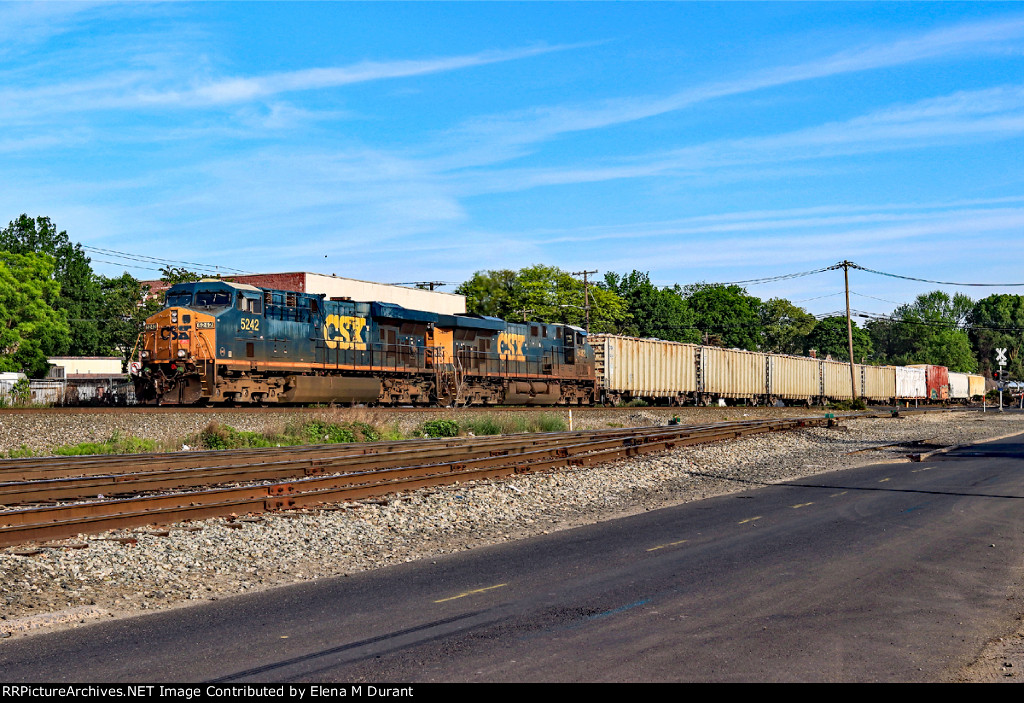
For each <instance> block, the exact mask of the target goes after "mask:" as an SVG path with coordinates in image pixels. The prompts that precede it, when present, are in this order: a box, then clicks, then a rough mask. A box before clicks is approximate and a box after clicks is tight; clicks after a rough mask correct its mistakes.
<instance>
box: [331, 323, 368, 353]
mask: <svg viewBox="0 0 1024 703" xmlns="http://www.w3.org/2000/svg"><path fill="white" fill-rule="evenodd" d="M324 340H325V341H326V342H327V346H328V347H330V348H331V349H366V318H365V317H348V316H347V315H328V316H327V319H326V320H324Z"/></svg>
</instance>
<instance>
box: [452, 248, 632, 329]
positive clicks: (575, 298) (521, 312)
mask: <svg viewBox="0 0 1024 703" xmlns="http://www.w3.org/2000/svg"><path fill="white" fill-rule="evenodd" d="M456 292H457V293H459V294H460V295H464V296H466V309H467V310H468V311H469V312H471V313H476V314H479V315H492V316H494V317H500V318H503V319H506V320H513V321H515V320H523V319H528V320H537V321H540V322H557V323H562V324H569V325H576V326H578V327H583V326H584V325H585V318H586V311H585V310H584V307H585V296H584V289H583V281H581V280H579V279H577V278H575V277H573V276H572V275H571V274H569V273H567V272H566V271H562V270H561V269H559V268H557V267H555V266H544V265H542V264H537V265H534V266H528V267H526V268H523V269H520V270H519V271H509V270H499V271H477V272H476V273H475V274H474V275H473V277H472V278H471V279H470V280H468V281H466V282H465V283H463V284H462V285H460V286H459V287H458V288H457V289H456ZM588 298H589V303H590V331H591V332H594V333H598V332H615V331H618V330H619V329H620V328H621V327H622V325H623V324H624V323H625V322H626V321H627V319H628V313H627V312H626V304H625V302H624V301H623V300H622V299H621V298H620V297H619V296H618V295H616V294H615V293H613V292H612V291H609V290H605V289H603V288H601V287H600V286H596V285H591V286H590V290H589V294H588Z"/></svg>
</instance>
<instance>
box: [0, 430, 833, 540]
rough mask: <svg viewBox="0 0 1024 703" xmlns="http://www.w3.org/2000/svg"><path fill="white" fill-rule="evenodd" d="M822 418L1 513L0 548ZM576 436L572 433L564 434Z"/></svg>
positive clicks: (596, 458) (609, 456)
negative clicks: (258, 484) (259, 484)
mask: <svg viewBox="0 0 1024 703" xmlns="http://www.w3.org/2000/svg"><path fill="white" fill-rule="evenodd" d="M825 422H827V420H826V419H824V418H803V419H789V420H761V421H750V422H742V423H730V424H729V425H728V426H723V427H719V428H717V430H711V429H710V428H703V429H702V430H698V431H694V430H693V429H692V428H690V427H685V426H677V427H660V428H645V430H644V431H638V432H636V433H630V434H627V435H626V436H621V434H622V433H621V432H620V436H618V437H602V438H597V439H592V440H589V441H570V442H569V443H566V444H562V445H557V444H555V445H552V446H549V447H545V448H540V449H535V448H532V447H531V448H530V449H528V450H527V451H523V452H518V453H502V454H499V455H497V456H486V457H476V458H460V459H456V460H455V461H451V462H442V463H432V464H421V465H412V466H410V465H408V464H407V465H406V466H404V467H396V468H386V469H382V470H367V471H359V472H351V473H345V474H340V475H332V476H326V477H308V478H302V479H297V480H294V481H288V482H281V483H271V484H267V485H261V486H242V487H233V488H215V489H206V490H202V491H193V492H187V493H179V494H171V495H158V496H148V497H142V498H127V499H115V500H103V501H95V502H89V503H78V504H72V505H62V506H49V507H44V508H31V509H23V510H12V511H7V512H3V513H0V546H8V545H13V544H20V543H23V542H26V541H31V540H48V539H61V538H67V537H73V536H75V535H78V534H80V533H89V532H101V531H104V530H108V529H113V528H124V527H137V526H141V525H152V524H166V523H168V522H174V521H179V520H184V519H205V518H208V517H213V516H225V515H232V514H234V515H238V514H243V513H249V512H261V511H272V510H283V509H289V508H293V507H301V506H309V505H314V504H318V503H323V502H328V501H339V500H357V499H360V498H365V497H370V496H379V495H384V494H388V493H394V492H397V491H406V490H413V489H415V488H420V487H424V486H432V485H440V484H446V483H452V482H464V481H473V480H480V479H483V478H496V477H500V476H508V475H512V474H517V473H528V472H531V471H538V470H548V469H551V468H556V467H564V466H570V465H579V466H584V465H593V464H594V463H600V462H605V461H609V460H613V459H616V458H621V457H626V456H632V455H636V454H641V453H647V452H651V451H662V450H664V449H669V448H672V447H675V446H681V445H684V444H694V443H700V442H710V441H715V440H720V439H728V438H735V437H739V436H743V435H746V434H752V433H758V432H770V431H775V430H782V429H789V428H792V427H800V426H807V425H809V424H824V423H825ZM570 440H578V438H575V437H573V438H570Z"/></svg>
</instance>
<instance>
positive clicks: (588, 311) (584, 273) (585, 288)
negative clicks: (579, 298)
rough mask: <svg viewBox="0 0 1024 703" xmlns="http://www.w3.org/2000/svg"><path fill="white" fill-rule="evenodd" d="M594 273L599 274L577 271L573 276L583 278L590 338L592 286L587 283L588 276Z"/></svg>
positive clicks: (584, 303) (584, 306)
mask: <svg viewBox="0 0 1024 703" xmlns="http://www.w3.org/2000/svg"><path fill="white" fill-rule="evenodd" d="M592 273H597V270H596V269H595V270H593V271H575V272H573V274H572V275H573V276H583V314H584V316H585V318H586V329H587V336H590V285H589V283H588V282H587V276H588V275H589V274H592Z"/></svg>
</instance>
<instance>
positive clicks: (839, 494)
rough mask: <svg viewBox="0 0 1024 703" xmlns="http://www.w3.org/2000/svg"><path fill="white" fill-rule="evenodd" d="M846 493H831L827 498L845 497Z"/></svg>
mask: <svg viewBox="0 0 1024 703" xmlns="http://www.w3.org/2000/svg"><path fill="white" fill-rule="evenodd" d="M846 493H847V492H846V491H842V492H840V493H833V494H832V495H830V496H829V498H838V497H839V496H844V495H846Z"/></svg>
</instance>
